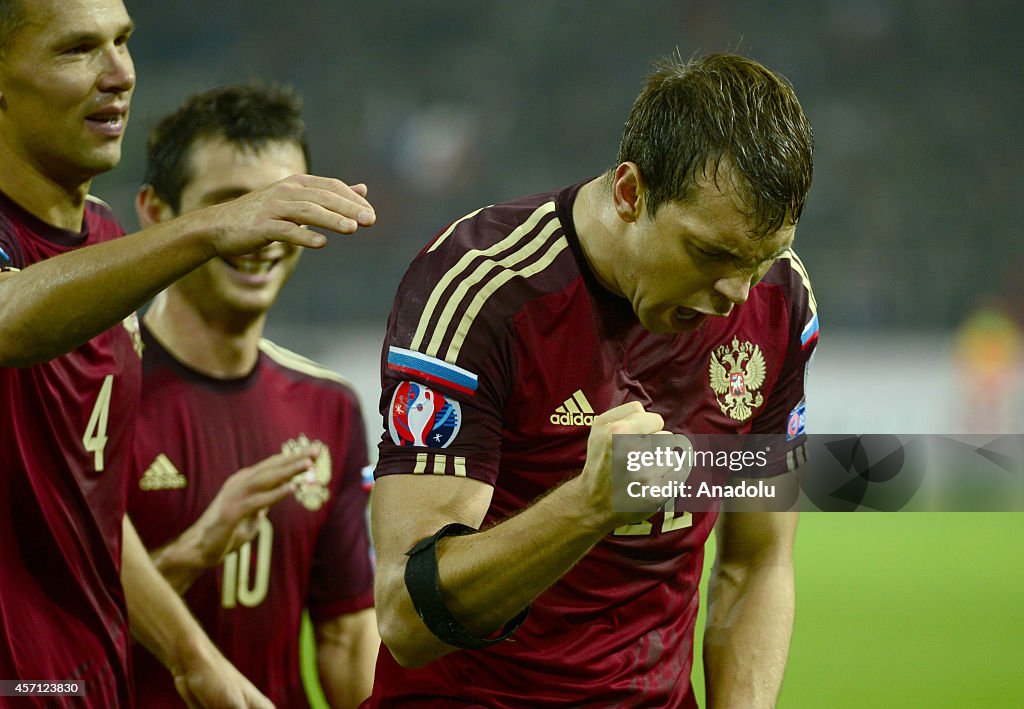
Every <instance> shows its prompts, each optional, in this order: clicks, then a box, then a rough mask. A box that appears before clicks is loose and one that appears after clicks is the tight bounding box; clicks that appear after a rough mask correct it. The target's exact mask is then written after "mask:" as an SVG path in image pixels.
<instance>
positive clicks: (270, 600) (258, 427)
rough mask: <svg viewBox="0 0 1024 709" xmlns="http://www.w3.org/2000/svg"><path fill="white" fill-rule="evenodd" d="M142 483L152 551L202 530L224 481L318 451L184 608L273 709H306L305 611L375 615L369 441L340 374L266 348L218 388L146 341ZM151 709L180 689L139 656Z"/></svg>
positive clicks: (136, 492)
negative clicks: (300, 452) (310, 466)
mask: <svg viewBox="0 0 1024 709" xmlns="http://www.w3.org/2000/svg"><path fill="white" fill-rule="evenodd" d="M143 341H144V343H145V350H144V355H143V393H142V410H141V413H140V419H139V427H138V431H137V435H136V447H135V453H136V459H137V461H138V463H139V474H138V476H137V478H136V480H135V481H134V483H133V484H132V486H131V490H130V493H129V502H128V511H129V514H130V516H131V518H132V521H133V522H134V524H135V527H136V529H138V531H139V536H140V537H142V541H143V543H145V545H146V547H147V548H149V549H154V548H157V547H161V546H163V545H165V544H167V543H168V542H170V541H172V540H173V539H175V538H176V537H178V536H179V535H180V534H181V533H182V532H184V531H185V530H186V529H187V528H188V527H189V526H190V525H192V523H194V522H195V521H196V520H197V519H198V518H199V516H200V515H201V514H202V513H203V511H204V510H205V509H206V508H207V507H208V506H209V504H210V502H211V501H213V498H214V497H215V496H216V495H217V493H218V492H219V491H220V489H221V486H222V485H223V484H224V481H225V480H227V478H228V477H229V476H230V475H232V474H233V473H235V472H236V471H238V470H240V469H241V468H244V467H248V466H252V465H255V464H256V463H259V462H260V461H262V460H264V459H265V458H268V457H269V456H271V455H274V454H276V453H281V452H282V451H287V450H290V449H292V448H293V447H295V446H302V445H306V444H308V443H310V442H319V443H320V444H321V446H322V449H323V452H322V453H321V454H320V457H319V458H318V460H317V463H316V468H315V470H314V471H313V473H312V474H305V473H303V474H300V475H299V476H297V477H296V478H295V479H294V482H295V484H296V490H295V492H294V493H293V494H291V495H288V496H287V497H286V498H285V499H284V500H282V501H281V502H278V503H277V504H276V505H274V506H273V507H271V508H270V510H269V512H268V514H267V517H266V519H264V520H263V521H262V523H261V525H260V530H259V532H258V533H257V535H256V537H255V538H254V539H253V540H252V541H251V542H248V543H246V544H244V545H242V547H241V548H240V549H238V551H235V552H233V553H231V554H229V555H228V556H227V557H226V558H225V559H224V561H223V562H221V564H220V565H219V566H218V567H217V568H215V569H212V570H210V571H209V572H207V573H206V574H204V575H202V576H200V577H199V578H198V579H197V580H196V582H195V583H194V584H193V585H192V587H191V588H190V589H189V590H188V592H187V593H186V594H185V600H186V602H187V603H188V606H189V608H191V609H192V611H193V613H195V615H196V617H197V618H198V619H199V621H200V622H201V623H202V625H203V627H204V628H205V629H206V631H207V633H208V634H209V635H210V637H211V638H212V639H213V641H214V642H215V643H216V644H217V646H218V647H220V649H221V650H222V651H223V652H224V654H225V656H226V657H227V658H228V659H229V660H231V662H232V663H234V665H235V666H236V667H237V668H238V669H239V670H240V671H241V672H242V673H243V674H245V675H246V676H247V677H248V678H249V679H250V680H251V681H252V682H253V684H255V685H256V686H257V687H258V688H259V689H260V690H261V691H262V692H264V693H265V694H266V695H267V696H268V697H269V698H270V699H271V701H273V702H274V704H275V706H279V707H303V706H306V705H307V704H306V695H305V692H304V690H303V686H302V680H301V678H300V674H299V627H300V621H301V618H302V610H303V608H306V607H308V608H309V611H310V616H311V617H312V619H313V622H314V623H317V622H319V621H321V620H330V619H331V618H335V617H337V616H340V615H344V614H347V613H352V612H355V611H358V610H362V609H364V608H368V607H370V606H372V605H373V589H372V586H373V577H372V570H371V566H370V563H371V562H370V557H369V543H368V535H367V529H366V501H367V491H366V490H365V489H364V486H363V480H362V470H363V468H364V467H365V466H366V463H367V460H366V456H367V450H366V432H365V427H364V425H363V419H362V414H361V413H360V408H359V406H358V403H357V400H356V396H355V394H354V393H353V391H352V390H351V389H350V388H349V386H348V385H347V384H346V383H344V381H343V380H342V379H341V377H339V376H338V375H337V374H335V373H334V372H331V371H329V370H327V369H324V368H323V367H320V366H319V365H317V364H315V363H313V362H311V361H309V360H307V359H305V358H303V357H300V356H298V355H296V354H294V353H292V352H289V351H288V350H285V349H283V348H281V347H278V346H276V345H274V344H273V343H270V342H268V341H266V340H263V341H262V342H261V344H260V354H259V359H258V360H257V364H256V366H255V368H254V369H253V371H252V372H250V373H249V374H248V375H247V376H245V377H241V378H238V379H230V380H223V379H213V378H210V377H208V376H205V375H203V374H201V373H199V372H196V371H195V370H192V369H190V368H188V367H186V366H185V365H183V364H182V363H180V362H178V361H177V360H176V359H175V358H174V357H173V356H171V354H170V353H169V352H168V351H167V350H166V349H164V348H163V347H162V346H161V345H160V343H159V342H157V340H156V339H155V338H154V337H152V335H151V334H150V333H149V331H148V330H146V329H145V327H143ZM135 659H136V668H135V670H136V680H137V681H136V685H137V687H138V688H139V699H140V705H143V706H147V707H165V706H167V707H172V706H173V707H177V706H181V702H180V700H179V699H178V697H177V693H176V692H175V690H174V685H173V683H172V682H171V681H170V675H169V674H168V673H167V672H166V670H164V669H163V667H162V666H161V665H160V664H159V663H158V662H157V661H156V659H155V658H154V657H153V656H152V655H150V654H149V653H147V652H145V650H142V649H141V648H140V649H139V650H138V651H137V652H136V653H135Z"/></svg>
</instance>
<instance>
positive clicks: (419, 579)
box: [405, 522, 530, 650]
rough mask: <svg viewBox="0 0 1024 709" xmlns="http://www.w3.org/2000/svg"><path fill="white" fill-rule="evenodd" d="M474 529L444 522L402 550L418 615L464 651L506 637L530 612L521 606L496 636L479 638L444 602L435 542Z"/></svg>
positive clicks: (491, 643)
mask: <svg viewBox="0 0 1024 709" xmlns="http://www.w3.org/2000/svg"><path fill="white" fill-rule="evenodd" d="M477 531H479V530H476V529H473V528H472V527H469V526H467V525H465V524H459V523H458V522H453V523H452V524H446V525H445V526H443V527H441V529H439V530H438V531H437V532H436V533H435V534H434V535H433V536H431V537H427V538H426V539H423V540H421V541H419V542H417V543H416V545H415V546H413V548H412V549H410V550H409V551H407V552H406V553H405V555H406V556H408V557H409V561H408V562H406V565H405V587H406V588H407V589H408V590H409V598H411V599H412V606H413V608H415V609H416V613H417V615H419V617H420V619H421V620H422V621H423V623H424V625H426V626H427V629H428V630H430V632H431V633H433V634H434V635H435V636H437V638H438V639H439V640H441V641H442V642H445V643H448V644H449V645H454V646H455V647H461V648H465V649H467V650H481V649H483V648H485V647H490V646H491V645H494V644H495V643H499V642H501V641H502V640H505V639H506V638H507V637H508V636H510V635H511V634H512V633H513V632H514V631H515V630H516V628H518V627H519V626H520V625H522V624H523V621H524V620H526V616H527V615H528V614H529V612H530V607H529V606H527V607H526V608H524V609H523V610H522V611H521V612H520V613H519V614H518V615H516V617H514V618H513V619H512V620H510V621H509V622H508V623H506V624H505V627H504V628H502V629H501V634H500V635H498V636H497V637H494V638H480V637H477V636H476V635H474V634H473V633H471V632H470V631H469V630H467V629H466V627H465V626H464V625H462V623H460V622H459V619H458V618H456V617H455V615H454V614H453V613H452V612H451V611H450V610H449V609H448V606H446V605H445V602H444V599H442V598H441V584H440V580H439V578H438V574H437V542H438V540H440V539H441V538H442V537H451V536H463V535H466V534H473V533H475V532H477Z"/></svg>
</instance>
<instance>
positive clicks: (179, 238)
mask: <svg viewBox="0 0 1024 709" xmlns="http://www.w3.org/2000/svg"><path fill="white" fill-rule="evenodd" d="M365 194H366V188H365V186H363V185H356V186H355V187H349V186H348V185H346V184H345V183H343V182H340V181H338V180H333V179H329V178H323V177H315V176H311V175H294V176H292V177H289V178H286V179H284V180H281V181H280V182H277V183H275V184H273V185H271V186H269V187H267V188H265V189H263V190H259V191H257V192H252V193H250V194H247V195H244V196H242V197H239V198H238V199H236V200H233V201H231V202H226V203H224V204H218V205H215V206H212V207H207V208H206V209H201V210H197V211H195V212H190V213H188V214H185V215H182V216H180V217H178V218H176V219H172V220H171V221H168V222H163V223H161V224H156V225H154V226H151V227H149V228H147V229H144V230H143V231H140V232H137V233H135V234H131V235H129V236H125V237H122V238H120V239H115V240H113V241H110V242H105V243H103V244H97V245H95V246H90V247H88V248H84V249H78V250H76V251H72V252H70V253H66V254H61V255H60V256H56V257H54V258H51V259H47V260H45V261H42V262H40V263H36V264H32V265H31V266H29V267H28V268H25V269H24V270H23V271H20V272H8V273H5V274H3V275H2V277H0V367H24V366H29V365H31V364H36V363H38V362H44V361H47V360H50V359H53V358H54V357H57V356H60V355H62V354H64V353H66V352H69V351H71V350H72V349H74V348H75V347H77V346H78V345H80V344H82V343H83V342H85V341H87V340H89V339H90V338H92V337H94V336H95V335H97V334H99V333H100V332H103V331H104V330H106V329H108V328H110V327H112V326H113V325H115V324H117V323H118V322H120V321H121V320H123V319H124V318H125V317H127V316H128V315H130V314H131V313H132V312H134V311H135V309H136V308H138V307H139V306H140V305H142V304H143V303H145V302H146V301H147V300H149V299H150V298H152V297H153V296H154V295H156V294H157V293H158V292H160V291H161V290H163V289H164V288H165V287H167V286H168V285H169V284H170V283H172V282H173V281H175V280H177V279H178V278H180V277H181V276H183V275H184V274H186V273H188V272H189V271H191V270H192V269H194V268H195V267H196V266H199V265H200V264H202V263H203V262H205V261H208V260H209V259H211V258H213V257H214V256H234V255H242V254H247V253H251V252H253V251H256V250H257V249H260V248H262V247H263V246H265V245H267V244H269V243H271V242H273V241H284V242H288V243H291V244H296V245H298V246H305V247H309V248H319V247H321V246H323V245H324V243H325V239H324V237H323V236H322V235H321V234H318V233H317V232H315V231H311V230H308V229H303V228H302V226H301V225H309V226H316V227H321V228H324V229H329V230H331V231H336V232H339V233H343V234H348V233H352V232H354V231H355V230H356V229H357V228H358V227H359V226H370V225H371V224H373V222H374V221H375V218H376V217H375V215H374V213H373V208H372V207H371V206H370V203H369V202H367V201H366V198H365V197H364V195H365Z"/></svg>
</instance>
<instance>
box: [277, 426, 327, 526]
mask: <svg viewBox="0 0 1024 709" xmlns="http://www.w3.org/2000/svg"><path fill="white" fill-rule="evenodd" d="M313 443H314V444H316V445H317V446H319V447H320V455H318V456H317V458H316V463H315V464H314V468H313V470H312V472H308V473H299V474H298V475H296V476H295V477H294V478H292V482H293V483H295V499H296V500H298V501H299V504H300V505H302V506H303V507H305V508H306V509H307V510H310V511H315V510H318V509H320V508H321V507H323V506H324V503H325V502H327V497H328V496H329V495H330V492H329V491H328V490H327V485H328V483H330V482H331V451H330V449H329V448H328V447H327V446H325V445H324V444H323V443H322V442H320V441H314V442H313ZM309 445H310V442H309V438H307V437H306V434H304V433H303V434H300V435H299V437H298V438H293V439H292V440H290V441H286V442H285V443H284V445H282V446H281V452H282V453H291V452H293V451H297V450H299V449H301V448H305V447H307V446H309Z"/></svg>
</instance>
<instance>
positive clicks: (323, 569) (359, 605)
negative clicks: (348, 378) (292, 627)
mask: <svg viewBox="0 0 1024 709" xmlns="http://www.w3.org/2000/svg"><path fill="white" fill-rule="evenodd" d="M346 409H347V410H346V412H345V414H344V416H343V417H342V420H343V422H344V424H345V428H346V430H347V431H348V435H347V436H345V437H344V438H345V440H344V441H343V443H344V446H345V447H344V451H345V455H344V456H343V457H342V461H341V464H340V465H339V464H335V466H334V475H340V476H341V477H340V481H339V484H338V485H337V486H336V487H335V488H334V499H333V500H332V501H331V507H330V510H329V512H328V517H327V521H326V522H325V523H324V526H323V527H322V528H321V529H320V534H319V536H318V538H317V542H316V548H315V550H314V554H313V567H312V579H311V583H310V591H309V600H308V604H309V613H310V617H311V618H312V620H313V622H314V623H316V622H319V621H323V620H328V619H330V618H334V617H337V616H339V615H344V614H347V613H354V612H355V611H358V610H362V609H364V608H370V607H372V606H373V563H372V560H371V558H370V541H369V533H368V530H367V519H366V510H367V502H368V500H369V493H368V491H367V489H366V488H365V487H364V486H363V480H362V471H363V468H365V467H366V465H367V448H366V429H365V427H364V425H363V417H362V412H361V410H360V408H359V406H358V404H357V403H356V402H355V400H354V399H352V400H350V402H349V404H348V405H347V406H346Z"/></svg>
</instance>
